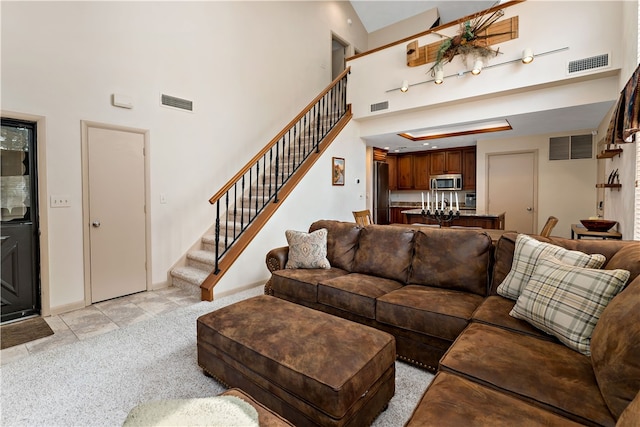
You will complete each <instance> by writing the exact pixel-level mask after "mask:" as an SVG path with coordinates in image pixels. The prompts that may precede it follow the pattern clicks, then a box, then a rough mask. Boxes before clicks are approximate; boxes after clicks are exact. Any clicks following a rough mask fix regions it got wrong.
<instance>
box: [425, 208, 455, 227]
mask: <svg viewBox="0 0 640 427" xmlns="http://www.w3.org/2000/svg"><path fill="white" fill-rule="evenodd" d="M422 217H423V218H427V219H433V220H435V221H437V222H438V225H439V226H440V227H442V224H443V223H446V222H451V221H453V220H454V219H456V218H460V211H458V210H456V211H454V210H453V209H450V208H447V209H446V210H445V209H436V210H434V211H431V210H429V209H427V210H426V211H425V210H424V209H422Z"/></svg>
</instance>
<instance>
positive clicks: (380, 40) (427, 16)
mask: <svg viewBox="0 0 640 427" xmlns="http://www.w3.org/2000/svg"><path fill="white" fill-rule="evenodd" d="M439 17H440V15H439V14H438V8H437V7H434V8H433V9H429V10H427V11H426V12H422V13H420V14H418V15H415V16H412V17H410V18H407V19H403V20H402V21H400V22H398V23H395V24H392V25H388V26H386V27H384V28H380V29H379V30H376V31H372V32H370V33H369V49H375V48H377V47H380V46H384V45H386V44H389V43H393V42H395V41H397V40H402V39H404V38H406V37H411V36H412V35H414V34H418V33H422V32H424V31H427V30H428V29H429V28H431V27H432V26H433V24H434V23H435V22H436V21H437V20H438V18H439Z"/></svg>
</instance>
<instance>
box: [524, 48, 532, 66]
mask: <svg viewBox="0 0 640 427" xmlns="http://www.w3.org/2000/svg"><path fill="white" fill-rule="evenodd" d="M532 62H533V50H531V48H530V47H528V48H526V49H525V50H523V51H522V63H523V64H530V63H532Z"/></svg>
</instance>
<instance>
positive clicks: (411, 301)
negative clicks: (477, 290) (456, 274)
mask: <svg viewBox="0 0 640 427" xmlns="http://www.w3.org/2000/svg"><path fill="white" fill-rule="evenodd" d="M482 300H483V298H482V297H481V296H479V295H475V294H471V293H469V292H460V291H454V290H451V289H442V288H433V287H429V286H423V285H407V286H405V287H403V288H401V289H398V290H396V291H392V292H389V293H388V294H386V295H383V296H381V297H380V298H378V303H377V309H376V320H378V322H382V323H386V324H388V325H393V326H396V327H398V328H401V329H408V330H411V331H415V332H419V333H423V334H427V335H430V336H434V337H437V338H441V339H445V340H448V341H453V340H455V339H456V337H457V336H458V335H459V334H460V332H462V330H463V329H464V328H465V327H466V326H467V324H468V323H469V320H470V319H471V315H472V314H473V312H474V311H475V309H476V308H478V306H479V305H480V304H481V303H482Z"/></svg>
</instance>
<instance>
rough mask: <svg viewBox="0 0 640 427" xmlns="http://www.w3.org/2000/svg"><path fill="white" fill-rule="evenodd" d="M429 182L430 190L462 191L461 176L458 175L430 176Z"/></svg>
mask: <svg viewBox="0 0 640 427" xmlns="http://www.w3.org/2000/svg"><path fill="white" fill-rule="evenodd" d="M429 182H430V185H429V186H430V188H431V190H449V191H456V190H462V175H461V174H459V173H453V174H448V175H431V179H430V180H429Z"/></svg>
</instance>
